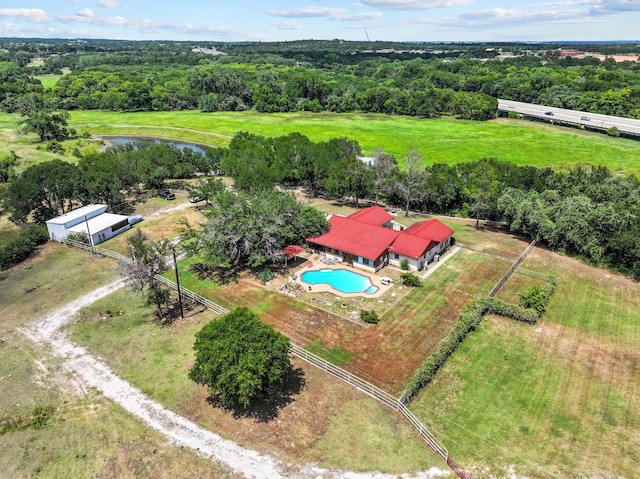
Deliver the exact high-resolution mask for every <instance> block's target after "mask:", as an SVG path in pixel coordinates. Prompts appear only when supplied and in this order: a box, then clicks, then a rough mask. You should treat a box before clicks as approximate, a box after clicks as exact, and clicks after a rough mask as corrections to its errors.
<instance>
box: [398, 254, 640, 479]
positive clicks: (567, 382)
mask: <svg viewBox="0 0 640 479" xmlns="http://www.w3.org/2000/svg"><path fill="white" fill-rule="evenodd" d="M523 267H524V268H526V270H525V271H533V272H539V273H553V274H554V275H556V276H557V278H558V288H557V290H556V293H555V295H554V296H553V297H552V300H551V302H550V303H549V306H548V309H547V314H546V315H545V318H544V319H543V320H542V321H541V322H540V323H538V325H534V326H530V325H526V324H521V323H517V322H515V321H510V320H508V319H504V318H498V317H488V318H486V320H485V321H483V323H482V325H481V327H480V328H479V330H478V331H477V332H475V333H472V334H471V335H470V336H469V337H468V338H467V340H466V341H465V342H464V343H463V345H462V346H461V347H460V348H459V349H458V350H457V351H456V353H454V355H453V356H452V357H451V358H450V360H449V362H448V363H447V364H446V365H445V367H444V368H443V369H442V370H441V371H440V372H439V373H438V374H437V375H436V378H435V380H434V382H433V383H432V384H431V385H429V386H428V387H427V388H425V389H424V390H423V391H422V392H421V393H420V394H419V395H418V397H417V398H416V399H415V400H414V401H413V402H412V403H411V405H410V408H411V409H412V410H413V411H414V413H416V415H417V416H418V417H420V418H421V419H422V420H423V421H424V422H425V423H427V424H428V425H429V426H430V427H431V428H432V429H433V430H434V432H435V433H436V435H437V436H438V437H440V438H441V440H443V442H444V443H445V445H447V447H448V448H449V449H450V451H451V452H452V454H453V455H454V457H456V458H457V460H459V461H462V463H463V464H465V465H469V466H473V465H475V466H477V467H478V471H480V470H481V469H482V468H483V467H488V468H489V469H488V471H485V472H483V473H481V474H480V475H479V476H478V477H484V476H483V474H488V473H489V472H492V473H494V474H496V475H497V476H498V477H500V476H501V475H506V469H507V467H508V466H509V465H512V466H514V468H515V470H516V471H517V473H518V474H520V475H523V476H526V477H532V478H548V477H634V476H635V474H636V472H637V469H638V465H639V464H640V454H639V453H638V450H639V449H638V447H637V446H638V444H640V433H639V432H638V431H640V402H639V401H638V398H639V395H640V368H639V367H638V366H639V365H640V353H638V350H637V344H638V341H639V340H640V324H639V323H638V321H637V311H638V310H639V306H640V292H639V290H638V285H637V283H635V282H633V281H631V280H628V279H626V278H624V277H622V276H619V275H615V274H610V273H608V272H606V271H603V270H599V269H596V268H592V267H589V266H586V265H584V264H582V263H580V262H579V261H577V260H574V259H571V258H565V257H562V256H559V255H557V254H553V253H550V252H548V251H546V250H544V249H539V248H536V249H534V250H533V251H532V253H531V254H530V256H529V257H527V259H526V260H525V261H524V263H523ZM517 276H518V274H516V275H514V278H515V280H516V281H520V279H518V278H517ZM535 279H536V275H535V274H533V275H531V274H528V275H527V276H526V280H527V282H528V281H531V280H535ZM510 281H511V280H510ZM510 281H509V282H510ZM509 282H507V285H509ZM505 299H506V298H505ZM474 477H476V476H474Z"/></svg>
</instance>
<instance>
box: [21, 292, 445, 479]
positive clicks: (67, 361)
mask: <svg viewBox="0 0 640 479" xmlns="http://www.w3.org/2000/svg"><path fill="white" fill-rule="evenodd" d="M123 285H124V284H123V282H122V281H116V282H113V283H110V284H108V285H106V286H103V287H101V288H98V289H96V290H94V291H92V292H91V293H88V294H86V295H84V296H82V297H80V298H78V299H76V300H75V301H72V302H70V303H68V304H67V305H65V306H63V307H62V308H59V309H58V310H56V311H54V312H53V313H51V314H49V315H48V316H46V317H44V318H43V319H40V320H38V321H36V322H34V323H32V324H31V325H30V326H29V327H28V328H21V329H19V331H20V332H21V333H22V334H24V335H25V336H27V337H28V338H29V339H31V340H32V341H33V342H34V343H35V344H37V345H39V346H47V345H48V346H49V347H50V351H51V354H52V355H54V356H56V357H58V358H60V359H62V361H63V363H62V364H63V368H64V370H65V371H66V372H67V373H69V374H70V375H72V377H73V378H74V380H75V382H77V383H78V385H79V386H80V388H79V389H80V390H84V391H86V390H87V389H88V388H95V390H97V391H99V392H101V393H102V394H104V395H105V396H106V397H108V398H109V399H111V400H112V401H114V402H116V403H117V404H119V405H120V406H122V407H123V408H124V409H125V410H127V411H128V412H129V413H130V414H132V415H134V416H136V417H138V418H139V419H141V420H142V421H144V422H145V423H146V424H147V425H148V426H150V427H151V428H153V429H155V430H156V431H158V432H160V433H161V434H163V435H164V436H165V437H166V438H167V439H168V440H169V442H171V443H173V444H176V445H178V446H183V447H186V448H189V449H191V450H193V451H194V452H195V453H196V454H199V455H201V456H203V457H206V458H209V459H211V460H215V461H219V462H220V463H222V464H225V465H226V466H227V467H229V468H230V469H231V470H233V471H235V472H238V473H241V474H243V475H245V476H246V477H250V478H265V479H270V478H292V479H294V478H309V477H312V478H322V479H330V478H338V477H340V478H348V479H364V478H371V479H393V478H397V477H402V478H406V479H408V478H421V479H430V478H435V477H442V476H450V474H451V473H450V471H443V470H439V469H435V468H434V469H433V470H429V471H424V472H421V473H418V474H416V475H401V476H398V475H389V474H381V473H356V472H349V471H339V470H328V469H323V468H320V467H318V466H316V465H313V464H307V465H302V466H300V465H293V464H286V463H283V462H282V461H280V460H278V459H276V458H274V457H272V456H269V455H265V454H260V453H258V452H256V451H253V450H250V449H246V448H243V447H240V446H239V445H238V444H236V443H234V442H232V441H228V440H226V439H223V438H222V437H220V436H219V435H217V434H215V433H213V432H211V431H207V430H205V429H203V428H201V427H200V426H198V425H197V424H195V423H193V422H191V421H189V420H188V419H186V418H184V417H182V416H179V415H177V414H175V413H174V412H172V411H169V410H168V409H165V408H164V407H163V406H162V405H161V404H160V403H157V402H156V401H153V400H151V399H149V398H148V397H146V396H145V395H144V394H143V393H142V392H141V391H139V390H138V389H136V388H135V387H133V386H132V385H131V384H129V383H127V382H126V381H123V380H122V379H120V378H119V377H117V376H116V375H115V374H114V373H113V372H111V370H110V369H109V368H108V367H107V366H106V365H105V364H103V363H102V362H100V361H99V360H98V359H96V358H94V357H92V356H91V355H90V354H89V353H88V352H87V351H86V350H85V349H84V348H82V347H80V346H78V345H75V344H73V343H72V342H71V341H70V340H69V339H68V338H67V337H66V334H65V333H64V331H62V327H63V326H64V325H66V324H67V323H69V322H70V321H71V320H72V319H73V317H74V315H75V314H76V313H77V312H78V311H79V310H80V309H82V308H84V307H86V306H88V305H90V304H91V303H93V302H94V301H97V300H98V299H100V298H103V297H105V296H107V295H108V294H110V293H112V292H113V291H116V290H117V289H119V288H121V287H122V286H123Z"/></svg>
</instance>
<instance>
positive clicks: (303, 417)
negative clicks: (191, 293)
mask: <svg viewBox="0 0 640 479" xmlns="http://www.w3.org/2000/svg"><path fill="white" fill-rule="evenodd" d="M141 303H142V300H141V298H140V297H139V296H137V295H135V294H133V293H131V292H129V291H126V290H121V291H118V292H116V293H114V294H112V295H110V296H109V297H107V298H104V299H103V300H101V301H99V302H96V303H94V304H93V305H91V306H90V307H89V308H86V309H85V310H84V311H83V312H82V314H81V316H80V317H79V321H78V322H77V323H75V324H74V325H72V326H71V327H70V328H69V330H70V333H71V337H72V339H73V340H74V341H76V342H77V343H79V344H82V345H85V346H86V347H88V348H89V349H90V350H91V351H92V352H93V353H94V354H95V355H99V356H100V357H102V358H103V359H104V360H105V361H106V362H107V363H108V364H109V366H110V367H111V368H112V369H114V371H115V372H116V373H117V374H118V375H119V376H121V377H122V378H124V379H126V380H128V381H130V382H131V383H133V384H135V385H136V386H137V387H139V388H140V389H141V390H142V391H143V392H144V393H145V394H147V395H149V396H150V397H152V398H154V399H156V400H158V401H161V402H162V403H163V404H164V405H165V406H167V407H169V408H170V409H172V410H174V411H176V412H177V413H179V414H181V415H184V416H186V417H188V418H190V419H192V420H194V421H196V422H198V423H199V424H200V425H202V426H204V427H206V428H209V429H211V430H214V431H216V432H219V433H220V434H222V435H223V436H224V437H226V438H229V439H232V440H234V441H236V442H239V443H240V444H243V445H245V446H248V447H251V448H255V449H257V450H259V451H262V452H265V453H271V454H273V453H275V454H277V455H278V456H279V457H281V458H284V459H286V460H288V461H294V462H299V463H300V462H302V463H304V462H308V461H309V462H318V463H319V464H321V465H323V466H326V467H340V468H353V469H355V470H364V471H367V470H372V469H373V470H380V471H383V472H391V473H401V472H407V471H416V470H423V469H428V468H429V467H431V466H440V467H442V466H443V464H442V463H441V462H440V461H439V460H438V458H436V457H435V456H433V455H432V454H431V453H430V451H429V450H428V449H427V448H426V447H425V446H424V445H423V444H422V443H421V442H420V440H419V439H418V438H417V436H416V435H415V434H414V432H413V430H412V429H411V427H410V426H409V425H408V424H406V423H405V422H404V421H403V420H402V418H401V417H400V416H399V415H396V414H394V413H393V412H392V411H391V410H389V409H386V408H385V407H383V406H381V405H380V404H378V403H376V402H375V401H374V400H372V399H368V398H366V397H365V396H363V395H361V394H360V393H358V392H357V391H356V390H355V389H354V388H352V387H350V386H347V385H345V384H343V383H342V382H340V381H338V380H335V379H333V378H331V377H330V376H328V375H326V374H325V373H324V372H322V371H320V370H318V369H316V368H314V367H313V366H308V365H306V363H303V362H301V361H299V360H294V361H293V364H294V367H295V368H298V369H299V370H300V371H301V372H302V373H303V377H304V386H303V387H302V389H301V390H300V391H297V392H295V393H294V394H293V396H292V399H293V401H292V402H291V403H290V404H288V405H284V406H283V407H282V408H281V409H279V411H278V414H277V418H275V419H274V420H269V421H263V420H259V419H257V418H256V417H253V416H252V415H251V414H249V415H245V416H243V415H240V417H235V418H234V413H233V412H230V411H223V410H220V409H218V408H215V407H212V406H211V405H210V404H208V402H207V392H206V390H205V388H202V387H200V386H198V385H196V384H195V383H193V382H191V381H190V380H189V379H188V378H187V372H188V369H189V367H190V366H191V364H192V362H193V349H192V346H193V342H194V335H195V332H196V331H197V330H199V329H200V328H201V327H202V326H203V325H204V324H205V323H206V322H207V321H209V320H211V319H213V318H214V315H213V314H212V313H210V312H208V311H206V312H200V308H197V309H196V310H193V311H189V312H188V314H187V315H186V318H185V319H184V320H178V321H176V322H175V323H174V324H173V325H172V326H170V327H162V326H159V325H158V324H156V323H154V322H152V321H149V315H150V310H149V308H147V307H145V306H143V305H142V304H141ZM105 310H112V311H123V313H124V314H122V315H114V316H113V317H111V318H108V319H102V317H101V316H100V314H99V312H101V311H105ZM345 431H348V434H346V433H345Z"/></svg>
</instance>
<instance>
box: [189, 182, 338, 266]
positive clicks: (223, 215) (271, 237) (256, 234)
mask: <svg viewBox="0 0 640 479" xmlns="http://www.w3.org/2000/svg"><path fill="white" fill-rule="evenodd" d="M211 203H212V204H211V208H210V209H209V211H207V212H206V215H207V222H206V223H204V224H203V225H202V228H201V229H199V230H195V229H192V228H190V227H189V226H188V225H185V228H186V229H185V232H184V234H185V236H186V237H187V238H189V239H188V241H187V243H186V244H187V245H188V246H187V248H188V250H189V251H190V252H191V253H192V254H195V255H197V256H198V258H199V259H201V260H202V262H203V264H205V265H207V266H208V267H210V268H212V269H214V268H217V267H219V266H224V267H228V268H231V267H233V268H235V267H242V266H252V267H258V266H261V265H263V264H265V263H279V262H281V261H283V260H284V256H283V252H282V249H283V248H284V247H285V246H288V245H291V244H299V243H301V242H303V241H304V240H305V239H306V238H307V237H308V236H317V235H320V234H322V233H324V232H326V230H327V229H328V225H327V223H326V220H325V219H324V218H321V219H320V220H318V219H317V217H316V218H315V219H313V218H311V216H312V215H311V214H310V213H309V211H308V210H305V209H303V208H302V206H301V205H300V203H298V201H297V200H296V198H295V196H293V195H292V194H290V193H285V192H281V191H276V190H263V191H258V192H245V191H238V192H237V193H236V192H232V191H227V190H224V191H222V192H220V193H219V194H218V195H216V196H215V197H214V198H213V199H212V202H211ZM301 218H302V219H301ZM314 228H317V230H316V231H314V230H313V229H314Z"/></svg>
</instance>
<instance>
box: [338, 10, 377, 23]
mask: <svg viewBox="0 0 640 479" xmlns="http://www.w3.org/2000/svg"><path fill="white" fill-rule="evenodd" d="M381 16H382V13H380V12H367V13H346V14H344V15H337V16H336V17H332V19H333V20H342V21H345V22H359V21H360V20H371V19H373V18H379V17H381Z"/></svg>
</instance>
